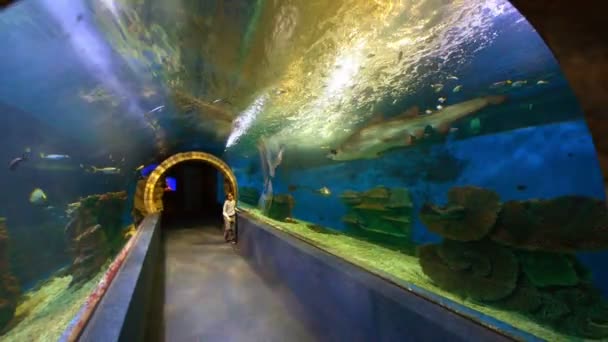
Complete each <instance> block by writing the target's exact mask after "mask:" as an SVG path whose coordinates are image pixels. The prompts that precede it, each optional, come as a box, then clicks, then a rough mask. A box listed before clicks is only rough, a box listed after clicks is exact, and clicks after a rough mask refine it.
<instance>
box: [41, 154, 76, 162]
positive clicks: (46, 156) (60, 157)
mask: <svg viewBox="0 0 608 342" xmlns="http://www.w3.org/2000/svg"><path fill="white" fill-rule="evenodd" d="M40 158H42V159H48V160H65V159H70V156H68V155H67V154H44V153H42V152H40Z"/></svg>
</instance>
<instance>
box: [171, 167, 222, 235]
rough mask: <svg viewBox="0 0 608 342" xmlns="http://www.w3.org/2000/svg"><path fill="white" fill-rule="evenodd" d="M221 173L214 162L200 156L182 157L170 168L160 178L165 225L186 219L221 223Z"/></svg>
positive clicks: (197, 221) (182, 221)
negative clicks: (196, 157)
mask: <svg viewBox="0 0 608 342" xmlns="http://www.w3.org/2000/svg"><path fill="white" fill-rule="evenodd" d="M218 174H219V170H218V169H217V168H215V167H214V166H213V165H211V164H209V163H206V162H203V161H197V160H188V161H183V162H181V163H178V164H176V165H175V166H173V167H171V168H170V169H168V170H167V172H166V173H165V174H164V175H163V177H162V178H161V180H160V181H161V182H162V183H163V187H164V188H165V192H164V194H163V223H164V224H165V225H164V226H166V227H170V226H171V225H173V224H176V223H178V224H181V223H185V222H196V223H200V222H206V223H211V222H217V223H218V224H219V223H220V221H221V217H222V205H221V203H220V199H219V197H218V195H219V194H218V189H219V184H218V183H219V181H220V177H219V175H218ZM168 179H169V181H167V180H168Z"/></svg>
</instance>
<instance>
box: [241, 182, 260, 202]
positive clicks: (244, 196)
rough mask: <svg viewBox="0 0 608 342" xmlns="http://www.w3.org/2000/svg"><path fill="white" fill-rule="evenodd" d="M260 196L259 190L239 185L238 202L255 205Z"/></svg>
mask: <svg viewBox="0 0 608 342" xmlns="http://www.w3.org/2000/svg"><path fill="white" fill-rule="evenodd" d="M259 198H260V191H259V190H258V189H256V188H253V187H248V186H243V187H239V202H243V203H245V204H249V205H253V206H256V205H257V204H258V199H259Z"/></svg>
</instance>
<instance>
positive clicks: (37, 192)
mask: <svg viewBox="0 0 608 342" xmlns="http://www.w3.org/2000/svg"><path fill="white" fill-rule="evenodd" d="M46 201H47V197H46V194H45V193H44V191H42V189H40V188H36V189H34V190H33V191H32V193H31V194H30V203H32V204H36V205H40V204H44V203H46Z"/></svg>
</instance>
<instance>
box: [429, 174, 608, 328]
mask: <svg viewBox="0 0 608 342" xmlns="http://www.w3.org/2000/svg"><path fill="white" fill-rule="evenodd" d="M420 219H421V221H422V222H423V223H424V224H425V225H426V227H427V228H428V229H429V230H431V231H433V232H435V233H437V234H439V235H441V236H442V237H444V240H443V241H442V242H441V243H438V244H427V245H422V246H419V248H418V256H419V260H420V265H421V266H422V270H423V272H424V273H425V274H426V275H427V276H428V277H429V278H431V279H432V281H433V282H434V283H435V284H436V285H437V286H439V287H441V288H442V289H445V290H448V291H450V292H453V293H455V294H458V295H460V296H462V297H463V298H470V299H471V300H475V301H479V302H483V303H485V304H487V305H492V306H495V307H499V308H503V309H506V310H511V311H517V312H519V313H521V314H524V315H526V316H528V317H530V318H531V319H533V320H535V321H537V322H541V323H544V324H547V325H549V326H551V327H552V328H553V329H555V330H557V331H560V332H562V333H565V334H568V335H572V336H578V337H584V338H592V339H599V338H606V337H608V301H607V300H606V299H605V298H603V297H602V295H601V293H600V291H599V290H598V289H596V288H594V286H593V284H592V280H591V274H590V272H589V270H587V269H586V268H585V267H584V266H583V265H582V264H581V263H580V262H579V261H578V260H577V258H576V255H575V254H574V253H575V252H578V251H597V250H605V249H608V230H607V227H608V211H607V210H606V206H605V203H604V202H603V201H600V200H597V199H593V198H588V197H581V196H562V197H558V198H555V199H551V200H526V201H509V202H506V203H501V202H500V197H499V196H498V194H496V193H495V192H493V191H490V190H487V189H482V188H477V187H472V186H468V187H454V188H452V189H451V190H450V191H449V193H448V203H447V205H445V206H436V205H432V204H425V205H424V206H423V207H422V209H421V212H420Z"/></svg>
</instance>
